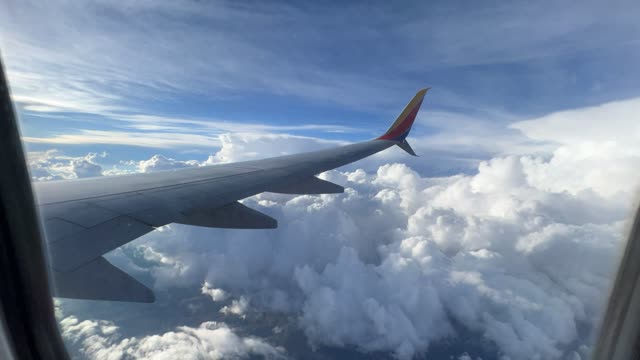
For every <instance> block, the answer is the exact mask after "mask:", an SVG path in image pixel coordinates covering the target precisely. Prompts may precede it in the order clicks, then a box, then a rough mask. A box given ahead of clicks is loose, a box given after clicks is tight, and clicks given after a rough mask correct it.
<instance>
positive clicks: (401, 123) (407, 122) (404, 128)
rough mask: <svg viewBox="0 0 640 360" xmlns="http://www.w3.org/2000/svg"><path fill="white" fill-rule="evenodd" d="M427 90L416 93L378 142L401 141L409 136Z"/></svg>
mask: <svg viewBox="0 0 640 360" xmlns="http://www.w3.org/2000/svg"><path fill="white" fill-rule="evenodd" d="M428 90H429V88H426V89H422V90H420V91H418V93H417V94H416V96H414V97H413V99H411V101H410V102H409V104H407V106H406V107H405V108H404V110H403V111H402V113H400V116H398V118H397V119H396V121H394V123H393V125H391V127H390V128H389V130H387V132H386V133H384V135H382V136H380V137H379V138H378V140H394V141H402V140H404V138H406V137H407V135H409V131H410V130H411V126H412V125H413V122H414V121H415V119H416V115H418V111H419V110H420V105H422V100H423V99H424V95H425V94H426V93H427V91H428Z"/></svg>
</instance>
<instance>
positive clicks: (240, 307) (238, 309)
mask: <svg viewBox="0 0 640 360" xmlns="http://www.w3.org/2000/svg"><path fill="white" fill-rule="evenodd" d="M214 301H215V300H214ZM247 310H249V299H247V298H246V297H244V296H240V298H239V299H238V300H233V301H231V305H227V306H225V307H223V308H222V309H220V312H221V313H223V314H225V315H237V316H240V317H244V316H245V314H246V313H247Z"/></svg>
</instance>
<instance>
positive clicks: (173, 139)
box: [22, 129, 220, 149]
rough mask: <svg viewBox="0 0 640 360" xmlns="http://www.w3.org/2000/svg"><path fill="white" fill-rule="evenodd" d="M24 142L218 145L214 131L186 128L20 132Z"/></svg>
mask: <svg viewBox="0 0 640 360" xmlns="http://www.w3.org/2000/svg"><path fill="white" fill-rule="evenodd" d="M22 140H23V141H24V142H27V143H39V144H63V145H78V144H104V145H129V146H141V147H149V148H158V149H168V148H175V147H191V148H193V147H201V148H202V147H204V148H213V147H218V146H219V145H220V143H219V142H218V137H217V136H215V135H202V134H191V133H188V132H170V133H167V132H151V131H147V132H132V131H116V130H114V131H111V130H83V129H80V130H77V131H75V132H74V131H72V132H71V133H67V134H59V135H51V136H42V137H35V136H23V137H22Z"/></svg>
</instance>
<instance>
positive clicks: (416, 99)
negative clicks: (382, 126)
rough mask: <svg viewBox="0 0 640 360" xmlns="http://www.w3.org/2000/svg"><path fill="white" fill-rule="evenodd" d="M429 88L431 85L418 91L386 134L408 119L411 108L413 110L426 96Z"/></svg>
mask: <svg viewBox="0 0 640 360" xmlns="http://www.w3.org/2000/svg"><path fill="white" fill-rule="evenodd" d="M429 89H431V88H430V87H428V88H424V89H422V90H420V91H418V92H417V93H416V96H414V97H413V99H411V101H409V103H408V104H407V106H405V107H404V110H402V112H401V113H400V115H399V116H398V118H397V119H396V121H394V122H393V124H391V127H390V128H389V129H388V130H387V132H386V133H385V134H388V133H390V132H392V131H393V130H394V129H395V128H396V127H398V126H399V125H400V124H402V122H403V121H404V119H406V118H407V116H409V113H410V112H411V110H413V108H415V107H416V105H418V103H419V102H420V101H421V100H422V99H423V98H424V96H425V94H426V93H427V91H429Z"/></svg>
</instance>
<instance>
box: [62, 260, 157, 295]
mask: <svg viewBox="0 0 640 360" xmlns="http://www.w3.org/2000/svg"><path fill="white" fill-rule="evenodd" d="M52 273H53V288H54V289H53V295H54V296H57V297H65V298H72V299H87V300H111V301H132V302H144V303H152V302H154V301H155V297H154V295H153V291H151V290H150V289H149V288H147V287H146V286H144V285H143V284H141V283H140V282H138V281H137V280H136V279H134V278H133V277H131V276H130V275H129V274H127V273H125V272H124V271H122V270H120V269H118V268H117V267H115V266H113V265H112V264H111V263H110V262H109V261H107V259H105V258H103V257H102V256H100V257H98V258H96V259H94V260H93V261H91V262H89V263H87V264H84V265H83V266H81V267H79V268H77V269H75V270H72V271H68V272H61V271H56V270H54V271H52Z"/></svg>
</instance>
